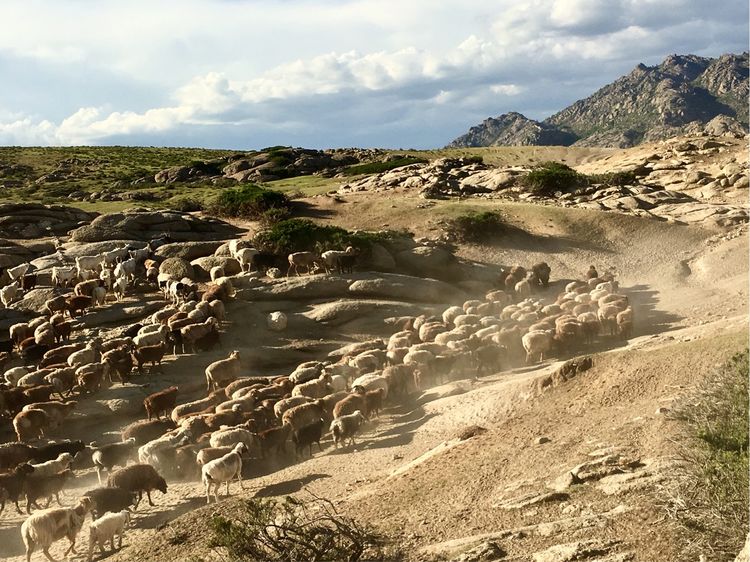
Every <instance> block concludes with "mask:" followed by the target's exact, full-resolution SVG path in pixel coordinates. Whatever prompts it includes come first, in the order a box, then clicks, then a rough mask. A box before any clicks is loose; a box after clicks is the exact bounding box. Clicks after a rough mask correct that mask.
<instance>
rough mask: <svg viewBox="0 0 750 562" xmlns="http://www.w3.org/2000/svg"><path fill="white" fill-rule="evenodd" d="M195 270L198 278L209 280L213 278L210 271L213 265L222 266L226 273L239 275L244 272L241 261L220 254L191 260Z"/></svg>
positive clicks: (227, 274)
mask: <svg viewBox="0 0 750 562" xmlns="http://www.w3.org/2000/svg"><path fill="white" fill-rule="evenodd" d="M190 265H192V266H193V269H194V271H195V275H196V279H198V280H200V279H203V280H207V279H210V278H211V275H210V272H211V268H212V267H217V266H221V267H223V268H224V275H226V276H229V275H237V274H238V273H241V272H242V267H240V262H238V261H237V260H236V259H234V258H229V257H227V258H223V257H219V256H206V257H203V258H198V259H195V260H193V261H191V262H190Z"/></svg>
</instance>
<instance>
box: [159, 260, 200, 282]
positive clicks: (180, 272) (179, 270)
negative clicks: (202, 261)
mask: <svg viewBox="0 0 750 562" xmlns="http://www.w3.org/2000/svg"><path fill="white" fill-rule="evenodd" d="M159 273H166V274H167V275H170V276H171V277H172V278H174V279H182V278H183V277H187V278H188V279H195V270H194V269H193V266H192V265H190V263H189V262H187V261H185V260H183V259H182V258H167V259H165V260H164V261H163V262H161V264H159Z"/></svg>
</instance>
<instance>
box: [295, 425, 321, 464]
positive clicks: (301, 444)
mask: <svg viewBox="0 0 750 562" xmlns="http://www.w3.org/2000/svg"><path fill="white" fill-rule="evenodd" d="M324 423H325V422H324V421H323V420H322V419H320V420H318V421H317V422H315V423H313V424H311V425H306V426H305V427H303V428H302V429H300V430H299V431H295V432H294V433H293V434H292V441H294V445H295V447H296V450H297V456H298V457H301V456H304V450H305V447H309V451H310V456H311V457H312V445H313V443H317V444H318V450H319V451H322V450H323V449H322V447H321V446H320V438H321V437H322V436H323V425H324Z"/></svg>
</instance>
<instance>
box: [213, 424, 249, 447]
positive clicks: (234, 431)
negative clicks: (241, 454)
mask: <svg viewBox="0 0 750 562" xmlns="http://www.w3.org/2000/svg"><path fill="white" fill-rule="evenodd" d="M254 442H255V434H254V433H252V432H251V431H250V430H248V429H246V428H245V427H242V426H239V427H228V428H226V429H220V430H218V431H214V432H213V433H212V434H211V438H210V439H209V444H210V445H211V447H233V446H234V445H237V444H238V443H244V444H245V446H246V447H247V448H248V449H249V448H250V447H252V446H253V443H254Z"/></svg>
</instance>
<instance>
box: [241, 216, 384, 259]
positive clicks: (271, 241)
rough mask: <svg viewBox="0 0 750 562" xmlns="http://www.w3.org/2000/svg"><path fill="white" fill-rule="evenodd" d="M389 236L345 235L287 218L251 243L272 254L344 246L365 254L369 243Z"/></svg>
mask: <svg viewBox="0 0 750 562" xmlns="http://www.w3.org/2000/svg"><path fill="white" fill-rule="evenodd" d="M393 235H394V233H392V232H385V233H373V232H349V231H348V230H345V229H343V228H340V227H338V226H328V225H320V224H315V223H314V222H312V221H311V220H308V219H287V220H282V221H280V222H277V223H276V224H273V225H272V226H271V227H270V228H268V230H265V231H263V232H261V233H259V234H258V235H257V236H256V237H255V244H256V246H260V247H261V248H263V249H264V250H265V251H268V252H273V253H275V254H289V253H291V252H303V251H315V252H322V251H325V250H331V249H341V250H343V249H344V248H346V247H347V246H354V247H355V248H357V249H358V250H360V252H362V253H363V254H364V255H367V253H368V252H369V248H370V245H371V244H372V243H373V242H377V241H382V240H385V239H387V238H389V237H391V236H393Z"/></svg>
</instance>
